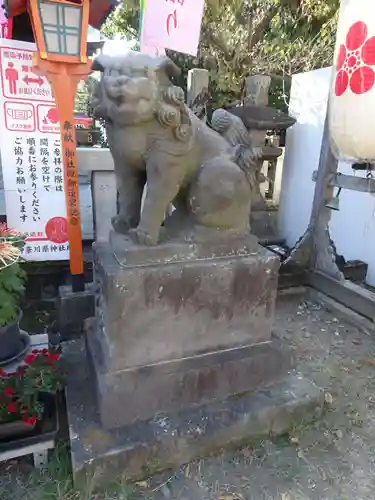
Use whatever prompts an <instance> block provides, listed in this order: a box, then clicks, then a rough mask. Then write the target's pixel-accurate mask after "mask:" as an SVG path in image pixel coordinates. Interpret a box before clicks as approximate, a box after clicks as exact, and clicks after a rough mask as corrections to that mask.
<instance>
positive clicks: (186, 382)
mask: <svg viewBox="0 0 375 500" xmlns="http://www.w3.org/2000/svg"><path fill="white" fill-rule="evenodd" d="M93 329H95V321H94V322H93V323H92V324H91V325H88V328H87V332H86V339H87V342H86V345H87V353H88V358H89V361H90V365H91V369H92V377H93V379H94V382H95V387H96V394H97V405H98V409H99V414H100V418H101V423H102V425H103V426H104V427H105V428H110V429H111V428H115V427H122V426H124V425H127V424H130V423H132V422H134V421H136V420H147V419H149V418H151V417H152V416H153V415H154V414H156V413H160V412H174V411H178V410H181V409H183V408H187V407H191V406H194V405H201V404H204V403H207V402H210V401H215V400H221V399H224V398H226V397H229V396H233V395H236V394H240V393H243V392H246V391H249V390H254V389H257V388H260V387H264V386H267V385H269V384H270V383H272V382H275V381H276V380H279V379H280V378H281V377H283V376H285V375H286V374H287V372H288V370H289V369H290V368H291V365H292V362H291V357H290V354H289V353H288V354H287V353H284V352H282V351H281V350H280V349H278V347H277V346H276V345H275V344H274V343H272V342H263V343H260V344H255V345H252V346H245V347H238V348H233V349H228V350H221V351H216V352H211V353H207V354H201V355H198V356H193V357H189V358H183V359H177V360H174V361H169V362H164V363H158V364H154V365H148V366H143V367H140V368H134V369H126V370H119V371H116V372H113V371H108V370H107V368H106V367H105V366H104V365H103V359H102V356H101V353H100V344H99V342H98V341H97V340H96V338H95V335H93V333H94V332H93ZM128 401H131V405H128Z"/></svg>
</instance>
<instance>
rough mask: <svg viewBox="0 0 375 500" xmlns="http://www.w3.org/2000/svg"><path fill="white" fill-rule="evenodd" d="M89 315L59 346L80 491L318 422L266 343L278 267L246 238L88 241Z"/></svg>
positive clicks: (299, 381) (313, 398)
mask: <svg viewBox="0 0 375 500" xmlns="http://www.w3.org/2000/svg"><path fill="white" fill-rule="evenodd" d="M94 255H95V263H94V264H95V266H94V268H95V282H96V311H95V317H93V318H91V319H90V320H87V321H86V345H84V344H83V342H82V340H77V341H72V342H71V343H69V344H66V345H65V347H64V356H65V359H66V361H67V363H68V366H67V370H68V376H67V389H66V398H67V411H68V419H69V433H70V443H71V453H72V468H73V476H74V481H75V484H76V486H77V487H82V488H84V489H87V485H89V486H90V488H91V491H92V490H93V489H95V488H97V487H102V486H105V485H106V484H108V482H110V481H115V480H123V478H124V477H125V478H126V480H132V479H133V480H137V479H141V478H143V477H146V476H148V475H150V474H152V473H154V472H158V471H161V470H164V469H167V468H170V467H178V466H180V465H182V464H184V463H186V462H188V461H190V460H193V459H195V458H198V457H202V456H205V455H207V454H210V453H213V452H215V451H218V450H219V449H221V448H223V447H225V446H227V445H228V446H233V445H240V444H241V443H242V442H243V441H245V440H246V441H247V442H248V441H249V439H251V438H258V437H261V436H265V435H267V436H268V435H270V434H282V433H285V432H287V431H288V430H289V429H290V428H291V427H292V426H293V425H294V423H295V421H300V420H303V421H304V423H306V422H308V421H309V420H311V419H313V418H316V417H317V416H318V415H319V414H320V412H321V409H322V402H323V399H322V394H321V392H320V391H319V390H318V389H317V388H316V387H315V386H314V385H313V384H311V383H309V382H308V381H306V380H304V379H303V378H302V377H300V376H299V375H298V374H293V373H291V372H290V370H291V367H292V364H293V363H292V359H291V355H290V353H289V352H286V351H284V350H283V349H282V348H281V346H280V344H279V343H278V341H277V340H275V339H273V338H272V336H271V327H272V321H273V316H274V304H275V295H276V287H277V276H278V268H279V262H278V259H277V257H275V256H274V254H271V253H269V252H268V251H267V250H265V249H264V248H261V247H259V246H258V244H257V239H256V238H254V237H252V236H250V237H248V238H247V239H245V240H242V241H228V242H227V243H221V244H219V243H215V244H210V245H208V244H206V245H203V244H200V245H195V244H192V245H189V244H177V243H176V244H173V243H169V244H165V245H158V246H157V247H153V248H145V247H137V246H134V245H133V244H132V243H131V242H130V241H128V240H127V239H126V238H124V237H120V236H119V235H113V234H112V235H111V242H110V243H97V244H95V246H94Z"/></svg>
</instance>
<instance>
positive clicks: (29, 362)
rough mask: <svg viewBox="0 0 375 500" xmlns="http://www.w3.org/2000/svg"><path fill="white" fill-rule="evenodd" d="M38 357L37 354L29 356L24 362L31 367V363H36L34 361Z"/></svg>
mask: <svg viewBox="0 0 375 500" xmlns="http://www.w3.org/2000/svg"><path fill="white" fill-rule="evenodd" d="M36 357H37V356H36V355H35V354H32V353H31V354H28V355H27V356H26V358H25V359H24V362H25V363H26V364H27V365H31V363H32V362H33V361H34V359H35V358H36Z"/></svg>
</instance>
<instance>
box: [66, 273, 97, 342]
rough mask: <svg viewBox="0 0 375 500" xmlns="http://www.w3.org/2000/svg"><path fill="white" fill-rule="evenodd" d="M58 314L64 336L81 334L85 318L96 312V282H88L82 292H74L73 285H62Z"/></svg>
mask: <svg viewBox="0 0 375 500" xmlns="http://www.w3.org/2000/svg"><path fill="white" fill-rule="evenodd" d="M57 314H58V323H59V330H60V332H61V334H62V336H63V338H69V337H70V338H72V337H75V336H79V335H81V334H82V333H83V324H84V321H85V319H87V318H90V317H91V316H93V315H94V314H95V288H94V284H93V283H86V284H85V290H84V291H82V292H73V290H72V287H71V286H60V287H59V298H58V302H57Z"/></svg>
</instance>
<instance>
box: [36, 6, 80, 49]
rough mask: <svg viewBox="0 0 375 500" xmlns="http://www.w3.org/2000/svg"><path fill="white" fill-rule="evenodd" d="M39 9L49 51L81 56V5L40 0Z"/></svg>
mask: <svg viewBox="0 0 375 500" xmlns="http://www.w3.org/2000/svg"><path fill="white" fill-rule="evenodd" d="M39 10H40V15H41V21H42V28H43V33H44V39H45V44H46V50H47V52H49V53H50V54H61V55H68V56H79V55H80V48H81V22H82V9H81V7H78V6H77V7H76V6H73V5H67V4H60V3H57V2H56V3H54V2H49V1H46V0H40V2H39Z"/></svg>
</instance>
